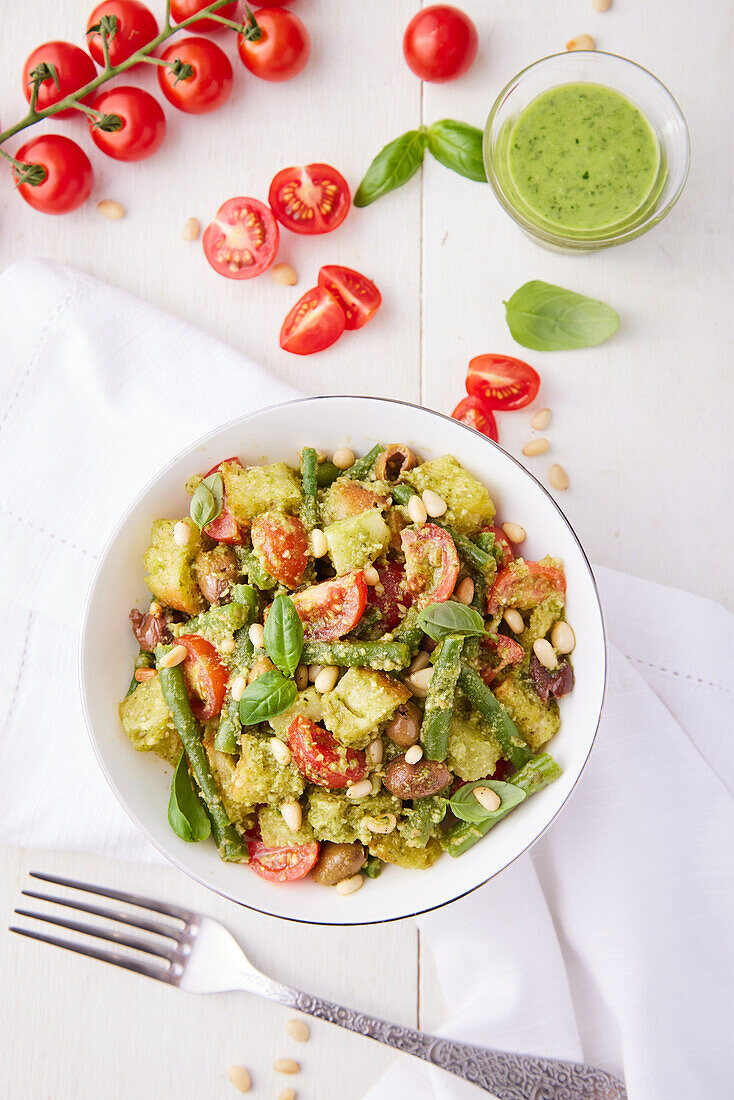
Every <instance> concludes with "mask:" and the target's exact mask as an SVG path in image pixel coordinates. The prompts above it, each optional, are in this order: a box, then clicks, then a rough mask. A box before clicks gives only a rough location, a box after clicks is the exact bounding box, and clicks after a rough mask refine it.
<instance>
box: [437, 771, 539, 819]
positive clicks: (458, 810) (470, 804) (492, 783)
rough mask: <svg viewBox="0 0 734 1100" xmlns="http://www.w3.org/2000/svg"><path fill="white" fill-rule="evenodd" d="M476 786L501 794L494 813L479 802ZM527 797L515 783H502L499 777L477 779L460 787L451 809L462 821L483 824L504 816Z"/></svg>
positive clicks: (450, 805)
mask: <svg viewBox="0 0 734 1100" xmlns="http://www.w3.org/2000/svg"><path fill="white" fill-rule="evenodd" d="M475 787H489V789H490V790H491V791H494V792H495V794H498V795H499V797H500V798H501V800H502V801H501V802H500V805H499V807H498V809H496V810H495V811H494V813H489V812H488V811H487V810H485V808H484V806H482V805H481V803H479V802H477V800H476V798H475V797H474V788H475ZM526 797H527V796H526V794H525V791H523V790H522V789H521V788H520V787H516V786H515V785H514V784H513V783H501V782H500V781H499V780H498V779H477V780H476V781H475V782H474V783H465V784H464V786H463V787H459V789H458V791H457V792H456V794H455V795H454V797H453V798H452V799H450V800H449V809H450V810H451V811H452V813H453V814H454V816H455V817H458V818H461V820H462V821H468V822H469V823H470V824H471V825H481V824H483V823H484V822H485V821H492V820H494V819H496V818H500V817H504V816H505V814H506V813H509V811H510V810H512V809H513V808H514V807H515V806H518V805H519V804H520V803H521V802H522V801H523V800H524V799H525V798H526Z"/></svg>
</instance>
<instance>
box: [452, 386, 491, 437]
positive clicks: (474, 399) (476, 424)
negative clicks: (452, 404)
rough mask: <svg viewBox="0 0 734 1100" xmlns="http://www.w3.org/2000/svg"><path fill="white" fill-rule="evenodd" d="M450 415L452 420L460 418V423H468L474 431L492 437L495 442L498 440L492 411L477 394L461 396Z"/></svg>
mask: <svg viewBox="0 0 734 1100" xmlns="http://www.w3.org/2000/svg"><path fill="white" fill-rule="evenodd" d="M451 416H452V417H453V419H454V420H460V421H461V423H462V424H468V426H469V427H470V428H473V429H474V431H475V432H481V433H482V435H486V436H487V438H488V439H493V440H494V442H495V443H498V442H499V433H498V431H497V421H496V420H495V418H494V413H493V412H492V410H491V409H490V408H489V406H488V405H487V403H486V401H484V399H483V398H481V397H479V396H478V395H477V394H471V395H470V396H469V397H464V398H462V400H461V401H460V402H459V404H458V405H457V406H456V408H455V409H454V411H453V412H452V414H451Z"/></svg>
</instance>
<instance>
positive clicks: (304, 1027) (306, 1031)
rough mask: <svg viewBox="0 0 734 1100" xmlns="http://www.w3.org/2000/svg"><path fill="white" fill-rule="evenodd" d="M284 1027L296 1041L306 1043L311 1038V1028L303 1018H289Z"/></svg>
mask: <svg viewBox="0 0 734 1100" xmlns="http://www.w3.org/2000/svg"><path fill="white" fill-rule="evenodd" d="M285 1029H286V1031H287V1032H288V1034H289V1035H290V1037H291V1039H295V1040H296V1042H297V1043H307V1042H308V1040H309V1039H310V1038H311V1029H310V1027H309V1026H308V1024H307V1023H306V1021H305V1020H289V1021H288V1023H287V1024H286V1025H285Z"/></svg>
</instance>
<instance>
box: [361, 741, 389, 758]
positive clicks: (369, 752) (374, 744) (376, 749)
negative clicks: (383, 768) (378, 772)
mask: <svg viewBox="0 0 734 1100" xmlns="http://www.w3.org/2000/svg"><path fill="white" fill-rule="evenodd" d="M384 751H385V750H384V748H383V745H382V738H381V737H376V738H375V739H374V741H370V743H369V745H368V746H367V748H366V749H365V750H364V758H365V760H366V761H367V763H368V764H372V765H374V764H381V763H382V757H383V754H384Z"/></svg>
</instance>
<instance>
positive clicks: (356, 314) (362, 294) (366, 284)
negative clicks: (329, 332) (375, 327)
mask: <svg viewBox="0 0 734 1100" xmlns="http://www.w3.org/2000/svg"><path fill="white" fill-rule="evenodd" d="M319 286H322V287H324V289H325V290H328V292H329V294H331V296H332V297H333V298H336V300H337V302H338V303H339V305H340V306H341V307H342V310H343V311H344V317H345V318H346V322H345V326H344V327H345V328H348V329H355V328H362V325H366V324H367V322H368V321H370V320H371V319H372V318H373V317H374V315H375V314H376V313H377V311H378V309H379V308H380V305H381V303H382V295H381V294H380V292H379V290H378V289H377V287H376V286H375V284H374V283H373V282H372V281H371V280H370V279H368V278H367V276H366V275H360V273H359V272H358V271H354V270H353V269H352V268H351V267H340V266H339V264H327V265H326V267H322V268H321V270H320V271H319Z"/></svg>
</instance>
